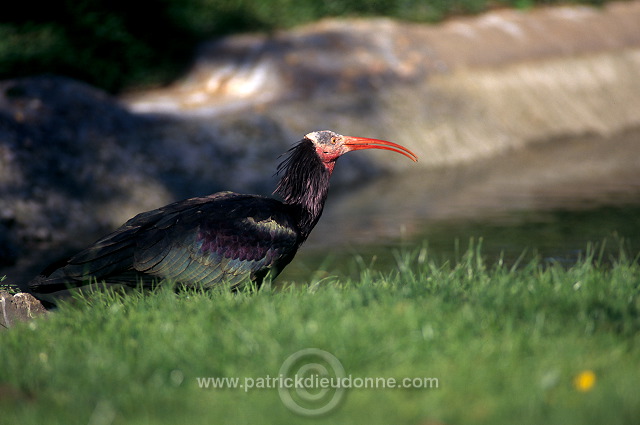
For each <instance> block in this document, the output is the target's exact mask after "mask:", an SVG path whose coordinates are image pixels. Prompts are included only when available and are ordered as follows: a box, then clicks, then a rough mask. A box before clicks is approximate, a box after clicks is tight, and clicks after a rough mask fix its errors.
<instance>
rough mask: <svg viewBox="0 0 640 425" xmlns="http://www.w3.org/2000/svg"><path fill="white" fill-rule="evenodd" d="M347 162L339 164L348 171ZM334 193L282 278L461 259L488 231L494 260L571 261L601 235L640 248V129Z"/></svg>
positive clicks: (614, 245) (610, 249)
mask: <svg viewBox="0 0 640 425" xmlns="http://www.w3.org/2000/svg"><path fill="white" fill-rule="evenodd" d="M339 168H340V167H336V172H339ZM336 192H338V193H335V192H332V193H331V194H330V196H329V200H328V201H327V207H326V209H325V213H324V215H323V217H322V219H321V220H320V223H319V224H318V227H317V228H316V229H315V230H314V232H313V233H312V235H311V238H310V239H309V241H308V242H307V244H306V245H305V246H303V248H302V249H301V250H300V252H299V254H298V256H297V257H296V259H295V260H294V261H293V262H292V264H291V265H290V266H289V267H288V268H287V269H286V270H285V272H283V274H282V276H281V278H280V279H279V280H290V279H291V280H294V279H295V280H307V279H309V278H310V277H311V276H313V274H314V273H316V272H317V270H318V269H322V270H323V271H322V272H320V273H318V274H317V276H323V275H325V274H327V273H328V274H335V275H351V276H356V275H357V273H358V270H359V268H362V267H374V268H376V269H382V270H388V269H392V268H395V267H396V259H395V258H396V256H397V253H398V251H399V250H414V251H415V250H417V249H419V248H422V247H425V246H426V247H427V253H428V255H429V256H431V257H433V258H435V259H437V260H439V261H446V260H455V259H456V258H457V257H459V256H460V255H461V253H463V252H464V251H465V250H466V248H467V247H468V245H469V242H470V240H471V239H473V240H475V241H478V240H479V239H482V253H483V254H484V256H485V257H486V259H487V261H489V262H494V261H497V260H498V259H499V258H503V259H504V261H505V262H507V263H513V262H515V261H516V259H517V258H518V257H520V256H521V255H522V254H523V253H525V258H528V259H531V258H532V257H533V256H534V255H536V256H539V257H541V258H542V259H544V260H545V261H559V262H562V263H567V264H571V263H572V262H574V261H575V260H576V259H577V258H579V257H580V256H581V255H584V254H585V251H586V249H587V247H588V246H589V245H590V244H592V243H595V244H597V245H598V249H600V247H601V245H602V243H603V242H604V243H606V245H605V249H604V253H605V257H609V256H612V255H617V254H618V252H619V247H620V244H621V243H622V244H624V246H625V248H626V250H627V252H628V254H630V255H632V256H636V255H638V253H640V131H639V130H637V129H636V130H633V131H628V132H625V133H623V134H618V135H615V136H614V137H610V138H606V139H605V138H601V137H596V136H588V135H587V136H584V137H578V138H571V139H558V140H553V141H547V142H544V143H538V144H534V145H532V146H530V147H527V148H525V149H523V150H519V151H517V152H511V153H509V154H505V155H503V156H501V157H498V158H493V159H488V160H481V161H476V162H475V163H473V164H467V165H465V166H460V167H456V168H443V169H436V170H428V171H416V172H413V173H409V174H405V175H401V176H393V177H383V178H379V179H377V180H376V181H374V182H372V183H371V184H367V185H363V186H362V187H359V188H349V190H348V191H347V190H343V191H336Z"/></svg>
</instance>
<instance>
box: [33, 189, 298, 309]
mask: <svg viewBox="0 0 640 425" xmlns="http://www.w3.org/2000/svg"><path fill="white" fill-rule="evenodd" d="M294 215H295V213H294V212H293V211H292V210H291V209H290V207H288V206H287V205H284V204H282V203H281V202H279V201H277V200H275V199H271V198H266V197H261V196H255V195H241V194H237V193H233V192H221V193H217V194H213V195H210V196H207V197H201V198H192V199H187V200H185V201H181V202H176V203H173V204H170V205H167V206H165V207H162V208H159V209H156V210H152V211H148V212H144V213H141V214H138V215H137V216H135V217H134V218H132V219H131V220H129V221H128V222H126V223H125V224H124V225H123V226H122V227H120V228H119V229H117V230H116V231H114V232H113V233H111V234H109V235H107V236H105V237H104V238H102V239H100V240H98V241H97V242H95V243H94V244H93V245H91V246H89V247H88V248H86V249H85V250H83V251H81V252H79V253H78V254H76V255H74V256H73V257H71V258H69V259H68V260H66V261H64V262H63V263H62V264H60V267H57V268H56V267H54V268H53V269H52V268H49V269H48V270H46V271H45V272H44V273H43V275H41V276H38V277H37V278H36V279H34V280H33V281H32V282H30V284H29V289H30V291H31V292H32V293H33V294H34V295H35V296H36V297H38V298H41V299H44V300H47V301H51V300H52V299H55V298H57V297H58V296H60V295H66V294H67V292H68V289H69V288H79V287H84V286H86V285H88V284H90V283H92V282H94V283H95V282H96V281H97V282H103V281H104V282H106V284H108V285H126V286H136V285H139V284H143V285H149V284H152V283H153V282H157V281H160V280H164V279H168V280H173V281H176V282H180V283H182V284H185V285H188V286H189V285H192V286H196V285H197V286H200V287H205V288H206V287H212V286H215V285H217V284H221V283H226V284H229V285H230V286H232V287H235V286H237V285H239V284H241V283H243V282H244V281H246V280H248V279H252V280H254V281H255V282H257V283H258V284H259V283H260V282H261V281H262V279H263V278H264V277H265V276H266V274H267V273H269V272H271V273H272V275H273V276H274V277H275V275H277V274H278V273H279V271H280V270H281V269H282V268H283V267H284V266H285V265H286V264H288V263H289V262H290V261H291V259H292V258H293V256H294V255H295V252H296V250H297V248H298V246H299V245H300V243H301V242H302V240H301V238H300V232H299V230H298V229H297V224H296V220H295V217H294Z"/></svg>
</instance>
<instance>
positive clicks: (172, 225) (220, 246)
mask: <svg viewBox="0 0 640 425" xmlns="http://www.w3.org/2000/svg"><path fill="white" fill-rule="evenodd" d="M365 148H379V149H388V150H393V151H395V152H399V153H402V154H404V155H406V156H409V157H410V158H411V159H413V160H415V155H413V154H412V153H411V152H409V151H408V150H406V149H405V148H402V147H401V146H399V145H396V144H393V143H390V142H384V141H379V140H373V139H361V138H349V137H346V136H340V135H338V134H336V133H333V132H330V131H320V132H314V133H309V134H308V135H306V136H305V138H304V139H303V140H302V141H301V142H300V143H298V144H297V145H296V146H294V147H293V148H292V149H290V151H289V152H288V156H287V157H286V158H285V160H284V161H283V162H282V163H281V164H280V165H279V166H278V174H279V175H280V176H281V178H280V181H279V183H278V186H277V188H276V190H275V192H274V193H275V194H278V195H280V196H281V197H282V199H283V201H282V202H280V201H278V200H276V199H271V198H267V197H263V196H257V195H243V194H238V193H233V192H220V193H216V194H213V195H209V196H207V197H201V198H192V199H187V200H184V201H180V202H176V203H173V204H170V205H167V206H165V207H162V208H159V209H156V210H153V211H148V212H144V213H141V214H138V215H137V216H135V217H134V218H132V219H131V220H129V221H128V222H126V223H125V224H124V225H123V226H122V227H120V228H119V229H117V230H116V231H114V232H113V233H111V234H109V235H107V236H105V237H104V238H102V239H100V240H98V241H97V242H95V243H94V244H93V245H91V246H90V247H88V248H86V249H85V250H83V251H81V252H80V253H78V254H76V255H75V256H73V257H71V258H70V259H68V260H66V261H64V262H62V264H57V265H56V266H55V267H50V268H48V269H47V270H46V271H45V272H43V274H42V275H41V276H38V277H37V278H36V279H34V280H33V281H32V282H30V284H29V289H30V291H31V293H33V294H34V295H35V296H36V297H38V298H40V299H43V300H46V301H49V302H52V301H53V302H55V299H56V298H57V297H58V296H59V295H63V294H66V293H67V292H68V289H69V288H80V287H83V286H86V285H87V284H89V283H90V282H92V281H96V280H97V281H99V282H103V281H104V282H106V283H107V284H112V285H115V284H120V285H126V286H136V285H138V284H140V283H143V284H151V283H153V282H157V281H161V280H163V279H169V280H173V281H176V282H180V283H182V284H184V285H187V286H198V287H205V288H207V287H212V286H215V285H217V284H220V283H227V284H229V285H230V286H232V287H236V286H238V285H240V284H241V283H243V282H245V281H247V280H249V279H251V280H252V281H254V282H256V283H257V284H258V285H259V284H260V283H261V282H262V280H263V279H264V277H265V276H266V275H267V274H268V273H270V274H271V277H275V276H277V275H278V273H279V272H280V271H281V270H282V269H283V268H284V267H285V266H286V265H287V264H289V262H290V261H291V260H292V259H293V257H294V255H295V253H296V251H297V249H298V247H299V246H300V245H301V244H302V243H303V242H304V241H305V240H306V239H307V237H308V236H309V233H310V232H311V230H312V229H313V227H314V226H315V225H316V223H317V222H318V219H319V218H320V215H321V214H322V208H323V206H324V202H325V199H326V197H327V191H328V188H329V178H330V176H331V172H332V171H333V166H334V164H335V161H336V160H337V158H338V157H339V156H340V155H342V154H344V153H346V152H347V151H349V150H356V149H365Z"/></svg>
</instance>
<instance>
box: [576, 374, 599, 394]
mask: <svg viewBox="0 0 640 425" xmlns="http://www.w3.org/2000/svg"><path fill="white" fill-rule="evenodd" d="M595 384H596V374H595V373H594V372H593V371H592V370H583V371H582V372H580V373H579V374H578V376H576V377H575V378H574V380H573V386H574V387H576V389H577V390H578V391H582V392H587V391H590V390H591V389H592V388H593V386H594V385H595Z"/></svg>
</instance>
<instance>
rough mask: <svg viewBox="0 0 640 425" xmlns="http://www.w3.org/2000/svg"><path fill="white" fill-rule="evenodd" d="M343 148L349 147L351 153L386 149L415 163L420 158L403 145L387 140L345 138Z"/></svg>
mask: <svg viewBox="0 0 640 425" xmlns="http://www.w3.org/2000/svg"><path fill="white" fill-rule="evenodd" d="M342 145H343V146H346V147H347V150H349V151H357V150H360V149H384V150H388V151H393V152H397V153H399V154H402V155H404V156H406V157H407V158H409V159H410V160H412V161H414V162H418V156H417V155H416V154H415V153H413V152H411V151H410V150H409V149H407V148H405V147H404V146H402V145H399V144H397V143H393V142H387V141H386V140H379V139H367V138H366V137H349V136H343V142H342Z"/></svg>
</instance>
